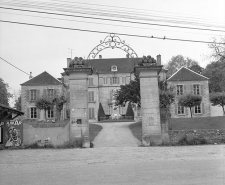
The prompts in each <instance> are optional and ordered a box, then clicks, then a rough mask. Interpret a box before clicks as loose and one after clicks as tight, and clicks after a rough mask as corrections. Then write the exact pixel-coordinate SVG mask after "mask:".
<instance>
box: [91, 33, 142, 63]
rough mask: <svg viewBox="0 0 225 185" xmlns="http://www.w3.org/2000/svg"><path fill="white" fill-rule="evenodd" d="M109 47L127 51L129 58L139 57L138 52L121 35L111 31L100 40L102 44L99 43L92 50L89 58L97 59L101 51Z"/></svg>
mask: <svg viewBox="0 0 225 185" xmlns="http://www.w3.org/2000/svg"><path fill="white" fill-rule="evenodd" d="M107 48H112V49H114V48H118V49H121V50H123V51H125V52H126V53H127V54H128V55H129V58H135V57H138V56H137V53H136V52H135V51H134V50H133V49H132V48H131V47H130V46H128V45H127V44H125V41H124V40H123V41H122V40H121V39H120V38H119V36H117V35H115V34H114V33H110V34H109V35H108V36H106V37H105V39H104V40H103V41H102V40H100V44H99V45H97V46H96V47H95V48H94V49H92V51H91V52H90V53H89V55H88V57H87V59H95V57H96V56H97V55H98V53H100V52H101V51H103V50H105V49H107Z"/></svg>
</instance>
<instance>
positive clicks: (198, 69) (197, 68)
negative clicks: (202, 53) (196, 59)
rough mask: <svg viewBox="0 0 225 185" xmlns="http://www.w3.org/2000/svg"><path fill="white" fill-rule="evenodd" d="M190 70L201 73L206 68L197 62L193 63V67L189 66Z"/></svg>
mask: <svg viewBox="0 0 225 185" xmlns="http://www.w3.org/2000/svg"><path fill="white" fill-rule="evenodd" d="M189 69H190V70H192V71H194V72H196V73H198V74H201V73H202V71H203V70H204V68H202V67H201V66H200V65H198V64H195V65H192V66H191V67H189Z"/></svg>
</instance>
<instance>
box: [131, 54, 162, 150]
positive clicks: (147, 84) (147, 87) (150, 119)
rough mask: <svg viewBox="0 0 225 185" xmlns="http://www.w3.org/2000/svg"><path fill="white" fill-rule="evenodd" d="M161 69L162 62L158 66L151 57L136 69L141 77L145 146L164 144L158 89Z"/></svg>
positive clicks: (141, 62) (143, 142)
mask: <svg viewBox="0 0 225 185" xmlns="http://www.w3.org/2000/svg"><path fill="white" fill-rule="evenodd" d="M161 69H162V66H161V62H160V63H158V64H157V63H156V60H155V59H153V58H151V57H150V58H148V59H147V58H146V59H143V60H141V61H140V63H139V64H138V66H135V68H134V70H135V73H137V74H139V77H140V95H141V114H142V144H143V146H150V145H160V144H162V135H161V124H160V110H159V88H158V73H159V71H160V70H161Z"/></svg>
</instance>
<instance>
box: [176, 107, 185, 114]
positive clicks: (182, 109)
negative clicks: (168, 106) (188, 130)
mask: <svg viewBox="0 0 225 185" xmlns="http://www.w3.org/2000/svg"><path fill="white" fill-rule="evenodd" d="M177 114H178V115H181V114H184V107H183V106H180V105H178V107H177Z"/></svg>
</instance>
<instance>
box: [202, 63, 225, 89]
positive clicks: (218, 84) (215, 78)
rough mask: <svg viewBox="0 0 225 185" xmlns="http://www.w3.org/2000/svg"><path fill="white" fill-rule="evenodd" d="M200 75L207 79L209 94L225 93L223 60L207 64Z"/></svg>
mask: <svg viewBox="0 0 225 185" xmlns="http://www.w3.org/2000/svg"><path fill="white" fill-rule="evenodd" d="M202 74H203V75H204V76H206V77H208V78H209V92H221V91H225V60H224V61H217V62H212V63H210V64H208V65H207V66H206V68H205V70H204V71H203V72H202Z"/></svg>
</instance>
